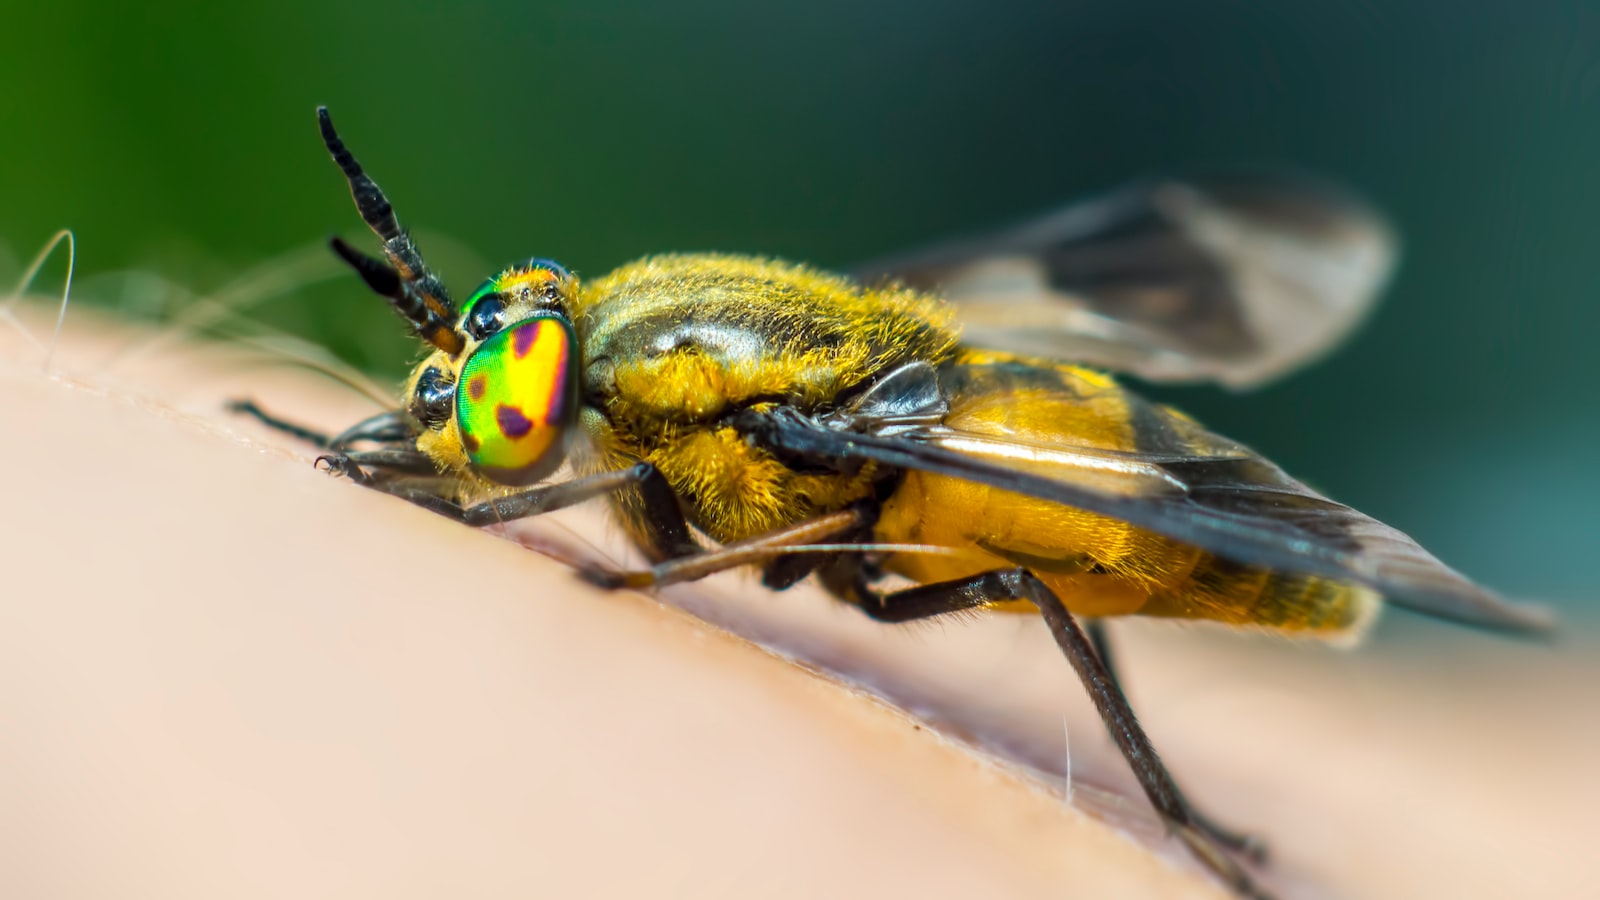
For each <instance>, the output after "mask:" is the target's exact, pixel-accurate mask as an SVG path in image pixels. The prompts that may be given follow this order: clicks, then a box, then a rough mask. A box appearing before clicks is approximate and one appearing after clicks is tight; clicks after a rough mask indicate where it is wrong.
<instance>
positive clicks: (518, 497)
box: [317, 450, 700, 551]
mask: <svg viewBox="0 0 1600 900" xmlns="http://www.w3.org/2000/svg"><path fill="white" fill-rule="evenodd" d="M317 462H318V463H319V464H321V465H323V466H325V467H326V468H327V469H328V471H329V472H330V473H332V474H334V475H344V476H347V477H349V478H350V479H351V480H352V481H355V482H357V483H358V484H361V485H364V486H366V487H370V488H372V489H374V490H377V491H382V492H383V493H385V494H390V495H392V496H395V497H399V498H400V499H402V500H407V501H410V502H411V503H415V504H416V505H418V506H421V507H423V508H425V509H430V510H432V511H434V512H436V513H438V514H440V515H442V516H445V517H447V518H451V519H454V520H456V521H457V522H461V523H463V524H466V525H471V526H473V527H482V526H484V525H495V524H499V523H502V522H510V521H513V520H515V519H526V518H529V517H531V516H537V515H542V514H544V513H547V512H555V511H556V510H558V509H565V508H567V507H569V506H575V505H577V504H579V503H582V502H584V501H586V500H593V499H595V498H596V497H603V496H606V495H607V494H613V493H616V492H617V491H621V490H626V489H628V488H631V487H640V488H641V489H644V490H643V493H644V494H645V496H646V498H647V502H648V498H649V497H650V496H651V494H652V493H653V492H652V491H651V490H647V489H645V488H648V487H649V486H650V484H651V483H652V482H659V483H660V485H661V486H665V485H666V480H665V479H664V478H662V477H661V473H660V472H659V471H657V469H656V467H655V466H652V465H650V464H649V463H636V464H635V465H632V466H629V467H628V468H626V469H618V470H616V471H613V472H602V473H600V474H598V475H588V476H585V477H583V478H575V479H573V480H572V481H563V482H561V483H559V484H542V485H539V486H537V487H531V488H528V489H527V490H523V491H518V492H517V493H515V494H509V495H507V496H504V497H497V498H495V499H493V500H486V501H484V502H482V503H474V504H472V505H470V506H462V505H461V504H460V503H459V502H457V501H456V500H455V498H454V495H453V493H452V492H450V491H449V485H448V484H443V485H441V484H440V483H438V482H439V479H438V478H437V477H435V478H431V479H426V480H419V479H407V478H375V477H373V475H372V474H371V473H370V472H368V471H366V470H365V468H364V466H369V465H370V466H373V467H375V468H377V469H379V471H380V472H381V471H383V470H385V469H388V470H391V471H394V470H399V471H407V470H408V469H412V468H413V467H415V468H421V467H423V466H426V467H427V468H426V471H425V473H422V474H428V475H433V476H437V475H438V473H437V472H436V471H434V470H433V465H432V463H431V462H430V461H428V458H427V457H426V456H424V455H423V454H421V453H417V452H416V451H411V450H370V451H364V452H358V453H332V454H328V455H326V456H322V457H319V458H318V460H317ZM667 490H668V491H669V492H670V490H671V488H670V487H668V488H667ZM669 496H670V493H669ZM649 521H650V524H651V527H652V528H653V529H655V530H656V531H657V532H658V534H657V535H656V539H657V540H659V541H660V542H661V545H662V546H667V547H675V548H682V547H684V546H685V545H687V546H692V547H694V548H695V550H697V551H698V550H699V549H700V548H699V545H698V544H695V543H694V541H693V540H691V539H690V537H689V525H688V523H687V522H685V521H684V519H683V513H682V512H679V511H678V507H677V502H676V501H675V500H674V501H673V504H672V506H671V510H670V511H668V510H667V509H653V510H652V514H651V516H650V519H649Z"/></svg>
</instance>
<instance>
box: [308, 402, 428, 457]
mask: <svg viewBox="0 0 1600 900" xmlns="http://www.w3.org/2000/svg"><path fill="white" fill-rule="evenodd" d="M416 440H417V433H416V431H414V430H413V429H412V427H411V425H410V424H409V423H408V422H407V421H406V419H405V416H403V415H401V413H400V411H399V410H397V409H392V410H389V411H388V412H381V413H378V414H377V415H375V416H371V417H369V418H366V419H362V420H361V421H359V422H357V423H356V424H354V425H351V426H350V427H349V428H346V429H345V430H343V431H341V432H339V433H338V434H337V435H334V437H333V440H332V441H329V442H328V449H329V450H344V449H347V448H349V447H350V446H351V445H353V444H357V443H360V442H362V441H371V442H372V443H374V444H412V445H414V444H415V442H416Z"/></svg>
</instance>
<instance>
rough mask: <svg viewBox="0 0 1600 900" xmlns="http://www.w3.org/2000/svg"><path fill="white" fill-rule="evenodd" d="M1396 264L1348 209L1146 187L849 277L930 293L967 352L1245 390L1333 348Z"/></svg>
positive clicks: (1301, 197) (1226, 190)
mask: <svg viewBox="0 0 1600 900" xmlns="http://www.w3.org/2000/svg"><path fill="white" fill-rule="evenodd" d="M1396 254H1397V244H1396V241H1395V238H1394V236H1393V233H1392V231H1391V229H1390V228H1389V226H1388V225H1387V224H1386V223H1385V222H1384V220H1383V219H1382V217H1380V216H1379V215H1378V214H1377V213H1376V212H1374V211H1373V210H1372V209H1371V208H1370V207H1368V206H1367V205H1366V204H1364V203H1363V202H1361V201H1360V200H1359V199H1357V198H1355V197H1353V196H1351V195H1350V194H1348V193H1345V192H1343V191H1341V190H1339V189H1337V188H1335V187H1333V186H1331V185H1328V184H1326V183H1323V182H1319V181H1316V180H1314V179H1311V178H1307V177H1304V176H1297V175H1289V174H1283V173H1271V172H1253V173H1239V174H1216V175H1208V176H1196V177H1191V178H1153V179H1147V180H1145V181H1141V182H1137V183H1135V184H1133V185H1130V186H1128V187H1126V188H1123V189H1122V190H1118V191H1115V192H1112V193H1110V194H1106V195H1104V196H1101V197H1098V198H1095V199H1092V200H1089V201H1086V202H1083V203H1079V204H1076V205H1072V206H1068V207H1067V208H1065V209H1062V210H1060V211H1057V212H1054V213H1051V214H1048V215H1045V216H1043V217H1040V218H1038V219H1035V220H1033V221H1031V222H1026V223H1023V224H1022V225H1019V226H1016V227H1014V228H1010V229H1006V230H1003V231H999V232H996V233H992V234H988V235H981V236H977V237H974V238H970V239H966V240H957V241H953V242H950V243H946V244H941V245H936V246H933V247H930V248H928V249H926V250H923V251H919V252H914V253H910V254H907V255H904V256H899V257H894V258H889V259H885V260H880V261H878V262H875V263H871V264H869V265H866V266H862V267H861V268H859V269H858V270H857V271H856V273H855V274H857V275H858V276H859V277H862V278H864V279H867V280H882V279H888V278H892V279H896V280H900V281H903V282H905V283H907V284H910V285H912V286H915V287H921V288H924V289H929V290H937V291H938V292H940V293H942V294H943V295H944V296H945V297H947V298H948V299H949V300H951V301H952V302H953V303H955V304H956V306H957V309H958V314H959V318H960V320H961V321H962V324H963V326H964V329H965V331H964V336H965V340H966V341H967V342H968V343H969V344H972V345H975V346H983V347H993V348H997V349H1007V350H1013V351H1017V352H1022V353H1030V354H1036V355H1041V356H1048V357H1052V358H1056V359H1070V360H1072V361H1074V362H1079V363H1084V364H1087V365H1093V366H1099V367H1102V368H1108V369H1112V370H1116V371H1122V372H1129V373H1132V374H1135V375H1138V376H1139V377H1141V378H1145V379H1149V380H1152V381H1216V382H1220V383H1223V384H1226V385H1229V386H1232V387H1249V386H1252V385H1257V384H1261V383H1263V382H1266V381H1269V380H1271V379H1273V378H1276V377H1278V376H1280V375H1282V374H1284V373H1286V372H1288V371H1289V370H1291V369H1294V368H1296V367H1299V366H1302V365H1305V364H1306V363H1309V362H1311V361H1312V360H1314V359H1316V358H1317V357H1318V356H1320V355H1321V354H1323V353H1324V352H1326V351H1327V350H1329V349H1331V348H1332V347H1334V346H1335V345H1336V344H1338V343H1339V342H1340V341H1341V340H1342V339H1343V338H1344V337H1345V336H1346V335H1348V334H1349V333H1350V332H1351V331H1352V330H1353V329H1354V328H1355V326H1356V325H1357V324H1358V323H1359V322H1360V321H1361V318H1362V316H1363V315H1364V313H1365V312H1366V311H1367V310H1368V309H1369V308H1370V307H1371V306H1372V303H1373V301H1374V300H1375V299H1376V297H1377V295H1378V293H1379V292H1380V291H1381V290H1382V288H1383V286H1384V284H1385V283H1386V281H1387V280H1388V278H1389V275H1390V273H1391V271H1392V269H1393V267H1394V262H1395V258H1396Z"/></svg>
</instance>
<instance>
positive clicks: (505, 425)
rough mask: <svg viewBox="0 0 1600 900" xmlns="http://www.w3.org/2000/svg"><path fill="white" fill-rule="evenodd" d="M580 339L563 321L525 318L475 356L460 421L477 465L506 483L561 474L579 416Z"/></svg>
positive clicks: (464, 382)
mask: <svg viewBox="0 0 1600 900" xmlns="http://www.w3.org/2000/svg"><path fill="white" fill-rule="evenodd" d="M577 368H578V360H577V338H576V337H575V336H574V335H573V332H572V325H571V324H570V323H568V322H567V320H566V318H565V317H563V316H559V315H545V316H536V317H534V318H531V319H524V320H523V321H521V322H518V323H517V324H515V325H513V326H511V327H510V328H507V329H506V330H504V331H501V332H500V333H498V334H496V335H494V336H492V337H490V338H489V339H488V340H486V341H484V342H483V343H482V344H480V345H479V346H478V349H477V350H475V351H473V353H472V356H471V357H469V358H468V359H467V364H466V365H465V366H464V367H462V369H461V378H460V380H459V381H458V382H457V384H456V422H457V423H458V424H459V425H460V426H461V443H462V446H463V447H464V448H465V449H466V451H467V458H468V459H470V460H471V461H472V465H473V466H474V467H475V468H477V469H478V471H480V472H482V473H483V474H484V475H485V476H487V477H488V478H491V479H493V480H494V481H498V482H500V483H501V484H512V485H519V484H530V483H532V482H535V481H538V480H539V479H540V478H543V477H544V476H546V475H548V474H550V473H551V472H553V471H555V469H556V467H557V466H559V465H560V464H561V459H562V455H563V454H562V449H563V448H562V442H561V435H562V431H563V430H564V429H565V428H566V427H567V426H568V425H570V424H571V423H572V421H573V419H574V417H575V416H576V415H577V389H578V371H577Z"/></svg>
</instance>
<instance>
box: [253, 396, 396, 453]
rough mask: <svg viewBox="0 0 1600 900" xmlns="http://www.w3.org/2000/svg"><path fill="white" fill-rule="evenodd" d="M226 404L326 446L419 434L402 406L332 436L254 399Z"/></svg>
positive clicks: (383, 441) (386, 440) (339, 447)
mask: <svg viewBox="0 0 1600 900" xmlns="http://www.w3.org/2000/svg"><path fill="white" fill-rule="evenodd" d="M227 408H228V411H229V412H234V413H239V414H240V415H246V416H250V417H251V418H253V419H255V420H256V421H258V422H260V423H261V424H263V425H265V426H267V427H268V428H271V429H273V430H275V431H281V432H283V433H284V434H287V435H289V436H290V437H292V438H295V439H297V440H302V441H305V442H306V443H308V444H311V445H312V446H314V447H320V448H321V449H323V450H344V449H346V448H347V447H350V446H351V445H352V444H356V443H359V442H361V441H372V442H374V443H378V444H408V443H410V442H411V441H413V440H414V439H415V438H416V435H415V434H414V433H413V432H412V430H411V426H410V425H408V424H407V423H406V421H405V418H404V417H403V416H402V415H401V414H400V411H399V410H390V411H388V412H381V413H378V414H377V415H375V416H372V417H370V418H366V419H362V420H361V421H359V422H357V423H356V424H354V425H352V426H350V427H349V428H346V429H345V430H344V431H341V432H339V433H338V434H337V435H331V436H330V435H328V434H327V433H326V432H322V431H317V430H316V429H314V428H307V427H305V426H304V425H297V424H295V423H294V422H290V421H288V420H286V419H280V418H278V417H277V416H274V415H272V414H271V413H269V412H267V411H266V410H264V409H262V408H261V407H259V406H257V405H256V402H255V401H254V400H250V399H239V400H233V401H230V402H229V403H228V407H227Z"/></svg>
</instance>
